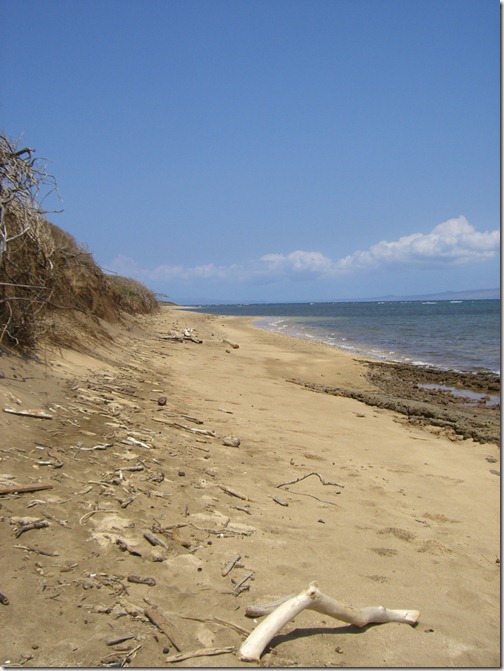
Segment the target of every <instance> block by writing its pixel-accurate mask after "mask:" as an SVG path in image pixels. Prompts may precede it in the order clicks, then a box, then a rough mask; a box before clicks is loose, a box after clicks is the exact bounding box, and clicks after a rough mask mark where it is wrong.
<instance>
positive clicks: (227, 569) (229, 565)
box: [221, 554, 241, 577]
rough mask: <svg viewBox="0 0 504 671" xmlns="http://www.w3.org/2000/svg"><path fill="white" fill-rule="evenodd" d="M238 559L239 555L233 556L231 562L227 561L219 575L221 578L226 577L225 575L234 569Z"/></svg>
mask: <svg viewBox="0 0 504 671" xmlns="http://www.w3.org/2000/svg"><path fill="white" fill-rule="evenodd" d="M240 559H241V555H240V554H237V555H235V556H234V557H233V559H231V561H229V562H228V563H227V564H226V566H225V567H224V568H223V569H222V571H221V575H222V577H225V576H227V574H228V573H229V572H230V571H231V570H232V569H233V568H234V566H235V564H236V562H238V561H240Z"/></svg>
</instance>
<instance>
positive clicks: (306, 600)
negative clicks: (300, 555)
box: [239, 582, 420, 662]
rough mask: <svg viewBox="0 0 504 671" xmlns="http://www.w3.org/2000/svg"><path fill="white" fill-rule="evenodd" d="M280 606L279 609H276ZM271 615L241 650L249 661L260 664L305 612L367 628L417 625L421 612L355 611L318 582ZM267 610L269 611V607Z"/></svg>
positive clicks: (364, 609) (377, 608)
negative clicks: (273, 642)
mask: <svg viewBox="0 0 504 671" xmlns="http://www.w3.org/2000/svg"><path fill="white" fill-rule="evenodd" d="M275 606H276V607H275ZM271 609H272V610H271V612H270V614H269V615H268V617H267V618H266V619H265V620H263V621H262V622H261V623H260V624H259V625H258V626H257V627H256V628H255V629H254V631H253V632H252V633H251V634H250V636H249V637H248V638H247V639H246V640H245V641H244V643H243V644H242V646H241V647H240V651H239V657H240V659H241V660H243V661H245V662H258V661H259V659H260V657H261V654H262V653H263V651H264V649H265V648H266V646H267V645H268V643H269V642H270V641H271V640H272V639H273V638H274V637H275V636H276V635H277V634H278V632H279V631H280V630H281V629H282V627H283V626H284V625H286V624H287V622H289V621H290V620H292V619H293V618H294V617H296V615H298V614H299V613H301V611H303V610H305V609H309V610H315V611H317V612H319V613H323V614H324V615H329V616H330V617H334V618H336V619H337V620H341V621H342V622H348V623H350V624H354V625H356V626H357V627H364V626H365V625H366V624H370V623H371V622H373V623H383V622H404V623H406V624H411V625H414V624H416V623H417V622H418V619H419V617H420V613H419V611H417V610H390V609H388V608H384V607H383V606H370V607H367V608H354V607H353V606H345V605H344V604H342V603H339V602H338V601H336V600H335V599H332V598H331V597H328V596H326V595H325V594H323V593H322V592H321V591H320V590H319V588H318V585H317V583H316V582H312V583H310V585H309V586H308V588H307V589H305V590H303V591H302V592H300V593H299V594H297V595H295V596H292V597H289V598H287V600H285V601H283V602H281V603H280V605H278V602H277V603H276V604H272V606H271ZM263 610H269V609H268V608H267V607H266V608H264V607H263Z"/></svg>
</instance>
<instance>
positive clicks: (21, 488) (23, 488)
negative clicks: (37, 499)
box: [0, 485, 53, 494]
mask: <svg viewBox="0 0 504 671" xmlns="http://www.w3.org/2000/svg"><path fill="white" fill-rule="evenodd" d="M52 488H53V485H11V486H10V487H0V494H18V493H19V494H20V493H22V492H39V491H41V490H42V489H52Z"/></svg>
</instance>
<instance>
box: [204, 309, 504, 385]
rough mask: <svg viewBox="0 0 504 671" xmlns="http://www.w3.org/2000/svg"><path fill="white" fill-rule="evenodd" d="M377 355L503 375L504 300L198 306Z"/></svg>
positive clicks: (438, 366)
mask: <svg viewBox="0 0 504 671" xmlns="http://www.w3.org/2000/svg"><path fill="white" fill-rule="evenodd" d="M191 309H197V310H198V311H200V312H206V313H211V314H221V315H237V316H250V317H258V318H259V319H258V321H257V322H256V324H257V325H258V326H260V327H262V328H266V329H269V330H271V331H277V332H280V333H285V334H287V335H291V336H295V337H298V338H306V339H309V340H314V341H318V342H322V343H325V344H327V345H332V346H334V347H337V348H339V349H342V350H346V351H347V352H350V353H354V354H359V355H362V356H365V357H369V358H373V359H381V360H387V361H396V362H405V363H411V364H415V365H419V366H422V365H423V366H425V365H428V366H435V367H437V368H442V369H447V370H455V371H470V372H477V371H485V372H494V373H499V374H500V301H499V300H463V301H455V300H435V301H434V300H433V301H376V302H353V303H352V302H348V303H343V302H334V303H275V304H272V303H269V304H253V305H208V306H198V307H197V308H191Z"/></svg>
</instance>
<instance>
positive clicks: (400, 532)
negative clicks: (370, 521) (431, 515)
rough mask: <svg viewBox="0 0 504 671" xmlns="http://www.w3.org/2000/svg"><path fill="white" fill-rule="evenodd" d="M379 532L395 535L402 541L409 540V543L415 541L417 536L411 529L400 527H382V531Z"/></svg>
mask: <svg viewBox="0 0 504 671" xmlns="http://www.w3.org/2000/svg"><path fill="white" fill-rule="evenodd" d="M377 533H379V534H388V535H390V536H395V537H396V538H399V539H400V540H402V541H408V543H410V542H411V541H414V540H415V538H416V536H415V534H414V533H412V532H411V531H407V530H406V529H399V528H398V527H387V528H386V529H380V531H378V532H377Z"/></svg>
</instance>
